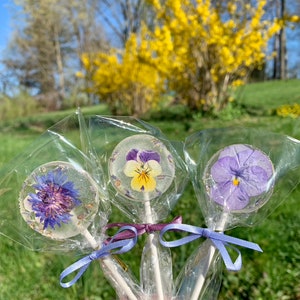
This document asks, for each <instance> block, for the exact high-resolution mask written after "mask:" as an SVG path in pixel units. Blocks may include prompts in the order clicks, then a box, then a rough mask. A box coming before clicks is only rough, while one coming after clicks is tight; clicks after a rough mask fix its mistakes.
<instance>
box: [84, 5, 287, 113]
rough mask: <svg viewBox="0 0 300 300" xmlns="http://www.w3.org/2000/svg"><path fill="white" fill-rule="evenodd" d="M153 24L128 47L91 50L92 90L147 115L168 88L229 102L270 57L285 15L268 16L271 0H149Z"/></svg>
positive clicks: (197, 98) (211, 105) (209, 107)
mask: <svg viewBox="0 0 300 300" xmlns="http://www.w3.org/2000/svg"><path fill="white" fill-rule="evenodd" d="M148 3H149V4H150V5H151V7H152V9H153V10H154V12H155V15H156V18H155V19H154V20H153V28H147V26H145V25H144V26H142V30H141V32H140V33H138V34H132V35H131V36H130V37H129V39H128V41H127V43H126V46H125V49H124V50H122V51H117V50H115V49H113V50H112V51H111V52H110V53H104V52H101V53H96V54H92V55H89V54H86V55H84V56H83V57H82V62H83V65H84V68H85V71H86V76H87V78H89V80H90V84H91V86H90V91H91V92H93V93H96V94H97V95H98V96H99V97H100V98H101V99H102V100H104V101H106V102H107V103H108V104H109V105H110V106H111V108H112V109H113V112H114V113H119V114H124V113H126V114H134V115H142V114H144V113H145V112H147V111H148V110H149V109H151V108H153V107H156V106H157V104H158V101H159V97H160V96H161V95H162V93H164V92H175V93H176V96H177V98H178V99H179V100H180V101H181V103H183V104H184V105H187V106H188V107H189V108H191V109H192V110H198V111H199V110H200V111H216V112H218V111H219V110H221V109H223V108H224V107H225V106H226V105H227V103H228V101H229V96H230V92H231V91H232V89H234V88H235V87H236V86H239V85H242V84H244V83H245V81H246V78H247V77H248V75H249V72H251V70H253V69H254V68H260V67H261V66H262V65H263V64H264V62H265V60H266V59H267V57H266V54H265V50H266V47H267V44H268V41H269V40H270V38H271V37H272V36H273V35H274V34H275V33H276V32H277V31H278V30H279V29H280V28H281V26H285V23H284V22H279V21H278V20H275V21H267V20H265V19H264V14H265V10H264V6H265V4H266V1H265V0H257V3H256V5H255V4H249V3H248V4H241V1H238V0H232V1H229V2H228V4H226V5H223V4H221V5H214V4H213V1H210V0H206V1H204V0H197V1H189V0H167V1H163V0H148Z"/></svg>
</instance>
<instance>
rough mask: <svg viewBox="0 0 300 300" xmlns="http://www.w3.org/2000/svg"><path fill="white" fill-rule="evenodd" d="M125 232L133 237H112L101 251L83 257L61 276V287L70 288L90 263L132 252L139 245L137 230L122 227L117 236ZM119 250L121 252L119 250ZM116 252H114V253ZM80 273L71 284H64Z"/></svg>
mask: <svg viewBox="0 0 300 300" xmlns="http://www.w3.org/2000/svg"><path fill="white" fill-rule="evenodd" d="M123 231H127V232H131V237H130V238H126V239H122V240H116V239H115V237H112V238H111V239H110V240H109V242H108V243H107V244H106V245H104V246H103V247H102V248H101V249H99V250H97V251H94V252H92V253H91V254H89V255H87V256H85V257H83V258H82V259H80V260H78V261H77V262H75V263H74V264H72V265H71V266H69V267H67V268H66V269H65V270H64V271H63V272H62V273H61V274H60V285H61V286H62V287H64V288H68V287H70V286H72V285H73V284H74V283H76V282H77V280H78V279H79V278H80V277H81V276H82V275H83V273H84V272H85V271H86V269H87V268H88V267H89V265H90V263H91V262H92V261H94V260H96V259H99V258H102V257H105V256H108V255H111V254H121V253H125V252H128V251H129V250H131V249H132V248H133V247H134V246H135V244H136V243H137V230H136V229H135V228H134V227H132V226H124V227H122V228H121V229H120V230H119V231H118V232H117V233H116V236H117V235H119V234H121V233H122V232H123ZM117 249H119V250H117ZM113 250H114V251H113ZM77 270H79V271H78V273H77V274H76V275H75V277H74V278H73V279H72V280H71V281H69V282H62V281H63V279H64V278H65V277H67V276H68V275H70V274H72V273H73V272H75V271H77Z"/></svg>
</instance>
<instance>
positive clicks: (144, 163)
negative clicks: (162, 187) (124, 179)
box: [124, 149, 162, 192]
mask: <svg viewBox="0 0 300 300" xmlns="http://www.w3.org/2000/svg"><path fill="white" fill-rule="evenodd" d="M126 161H127V162H126V164H125V167H124V174H125V175H126V176H128V177H132V180H131V188H132V189H133V190H135V191H140V192H152V191H153V190H155V188H156V180H155V177H156V176H158V175H160V174H161V172H162V169H161V166H160V155H159V154H158V153H157V152H155V151H151V150H137V149H131V150H130V151H129V152H128V153H127V155H126Z"/></svg>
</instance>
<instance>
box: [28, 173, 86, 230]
mask: <svg viewBox="0 0 300 300" xmlns="http://www.w3.org/2000/svg"><path fill="white" fill-rule="evenodd" d="M35 179H36V182H37V184H35V185H34V186H33V187H34V188H35V189H36V192H35V193H31V194H29V198H28V199H27V201H28V202H29V203H31V206H32V210H33V211H34V213H35V216H36V217H37V218H39V219H40V222H41V223H43V224H44V227H43V229H47V227H48V226H50V227H52V228H53V229H55V226H59V227H60V226H61V223H68V222H69V221H70V218H71V216H72V215H71V214H70V212H71V211H72V210H73V209H74V208H75V207H76V206H79V205H81V201H80V200H79V199H78V197H79V191H78V190H76V189H75V188H74V183H73V182H71V181H68V177H67V176H66V174H64V172H63V171H62V169H56V170H53V171H49V172H48V173H46V175H41V176H39V175H36V177H35Z"/></svg>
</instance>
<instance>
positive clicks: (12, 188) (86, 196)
mask: <svg viewBox="0 0 300 300" xmlns="http://www.w3.org/2000/svg"><path fill="white" fill-rule="evenodd" d="M89 147H90V145H89V138H88V136H87V132H86V127H85V124H84V121H83V119H82V116H81V114H80V112H76V113H74V114H72V115H70V116H69V117H67V118H65V119H63V120H62V121H60V122H59V123H57V124H55V125H54V126H53V127H51V128H49V129H48V130H47V131H46V132H45V133H44V134H42V135H41V136H40V137H39V138H37V139H36V140H35V141H34V142H33V143H32V144H31V145H29V146H27V147H26V149H25V150H24V151H23V152H22V153H20V155H19V156H18V157H16V158H14V159H13V160H12V161H11V162H10V163H8V164H7V165H5V166H4V167H3V168H2V169H1V183H0V201H1V202H0V205H1V212H0V214H1V226H0V232H1V234H2V235H5V236H7V237H8V238H11V239H13V240H14V241H16V242H18V243H20V244H22V245H23V246H25V247H27V248H29V249H31V250H38V251H52V250H57V251H71V250H80V251H83V252H85V251H87V250H88V249H91V245H90V243H89V242H88V241H87V240H86V238H85V237H84V236H83V235H82V234H80V233H81V232H82V230H85V229H88V230H89V232H90V233H91V235H92V236H94V237H97V239H98V241H97V243H100V242H101V240H102V239H103V234H102V228H103V227H104V226H105V225H106V223H107V219H108V215H109V211H110V208H109V204H108V202H107V197H106V195H105V194H104V193H103V189H102V188H101V185H102V178H101V177H102V171H101V169H99V167H98V166H97V162H96V160H95V159H94V157H93V156H92V149H90V150H89V153H88V155H87V154H86V153H85V151H86V150H87V149H88V148H89ZM83 149H84V152H83ZM55 172H59V174H60V175H61V176H63V177H64V178H62V179H63V180H65V181H66V182H68V181H69V182H70V183H71V184H72V185H73V189H74V190H76V192H77V193H78V197H77V198H78V201H79V202H80V203H81V205H78V207H76V208H74V210H73V211H71V212H70V215H72V216H71V219H72V222H69V224H65V223H64V222H61V223H60V226H55V228H51V226H48V228H47V229H46V230H43V227H42V226H41V224H38V223H39V218H35V217H34V212H33V211H31V208H30V207H29V206H30V205H29V202H28V201H27V200H26V198H28V197H29V195H31V194H34V193H35V191H36V187H35V186H36V185H38V180H43V179H44V180H47V176H50V177H51V176H52V177H53V176H54V177H55V176H58V175H57V174H56V173H55ZM49 174H50V175H49ZM53 174H54V175H53ZM40 183H41V182H40ZM25 202H26V203H25ZM75 219H76V220H75ZM77 225H78V226H79V227H81V229H76V226H77ZM76 232H77V234H76ZM65 233H66V234H65Z"/></svg>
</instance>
